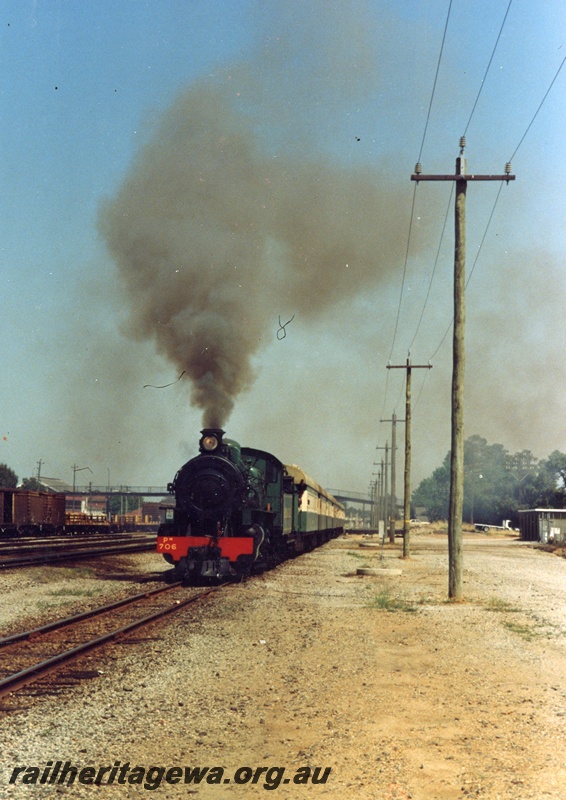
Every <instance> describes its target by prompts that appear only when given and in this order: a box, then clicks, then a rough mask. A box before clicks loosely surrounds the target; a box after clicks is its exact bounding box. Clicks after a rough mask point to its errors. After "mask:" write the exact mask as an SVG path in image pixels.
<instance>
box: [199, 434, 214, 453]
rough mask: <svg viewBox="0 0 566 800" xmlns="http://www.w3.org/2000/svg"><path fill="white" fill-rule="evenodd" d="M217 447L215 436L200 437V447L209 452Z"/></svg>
mask: <svg viewBox="0 0 566 800" xmlns="http://www.w3.org/2000/svg"><path fill="white" fill-rule="evenodd" d="M217 447H218V439H217V438H216V436H203V437H202V449H203V450H206V451H207V452H208V453H210V452H211V451H212V450H216V448H217Z"/></svg>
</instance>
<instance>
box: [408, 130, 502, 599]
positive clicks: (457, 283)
mask: <svg viewBox="0 0 566 800" xmlns="http://www.w3.org/2000/svg"><path fill="white" fill-rule="evenodd" d="M465 146H466V139H465V137H464V136H462V137H461V139H460V156H459V158H457V159H456V171H455V173H454V175H422V174H421V165H420V164H417V166H416V167H415V172H414V173H413V174H412V175H411V180H412V181H456V202H455V209H454V211H455V221H454V233H455V238H454V332H453V339H452V343H453V344H452V347H453V350H452V353H453V355H452V446H451V450H450V506H449V511H448V596H449V598H450V599H452V600H460V599H461V597H462V576H463V557H462V509H463V505H464V366H465V352H464V328H465V315H466V308H465V288H466V188H467V185H468V181H507V182H509V181H514V180H515V176H514V175H511V164H506V165H505V174H504V175H467V174H466V159H465V158H464V148H465Z"/></svg>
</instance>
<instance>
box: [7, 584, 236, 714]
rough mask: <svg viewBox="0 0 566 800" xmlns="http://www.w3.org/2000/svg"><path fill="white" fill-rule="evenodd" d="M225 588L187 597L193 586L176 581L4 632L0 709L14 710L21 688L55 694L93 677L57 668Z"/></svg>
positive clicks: (94, 673)
mask: <svg viewBox="0 0 566 800" xmlns="http://www.w3.org/2000/svg"><path fill="white" fill-rule="evenodd" d="M223 588H225V586H220V587H218V586H216V587H212V588H209V589H204V590H202V589H201V590H197V589H195V590H193V591H192V592H191V594H190V596H188V597H187V592H190V591H191V590H188V589H187V588H185V587H183V586H182V584H181V583H175V584H171V585H170V586H166V587H161V588H158V589H152V590H150V591H147V592H142V593H140V594H137V595H132V596H130V597H127V598H125V599H122V600H118V601H115V602H112V603H108V604H106V605H103V606H98V607H97V608H94V609H92V610H90V611H86V612H83V613H81V614H76V615H74V616H70V617H65V618H62V619H58V620H54V621H53V622H50V623H48V624H46V625H42V626H41V627H38V628H35V629H33V630H28V631H21V632H18V633H14V634H11V635H10V636H5V637H4V638H2V639H0V676H1V677H0V699H1V700H2V701H3V703H2V705H1V706H0V711H13V710H15V708H14V707H13V706H10V705H9V702H8V701H9V700H10V699H12V700H13V697H11V696H12V695H13V694H14V692H17V691H18V690H20V689H23V688H24V687H28V691H29V689H32V690H33V691H32V692H31V693H32V694H35V695H45V694H54V693H55V694H58V693H59V691H60V690H61V687H63V686H69V685H75V684H76V683H78V682H79V681H80V680H82V679H85V678H93V677H97V676H98V675H99V674H100V673H99V672H98V671H97V670H92V669H83V670H80V669H79V670H74V671H73V670H72V671H70V672H67V673H64V674H61V670H62V668H64V667H65V666H66V665H67V664H69V663H70V662H73V661H75V660H77V659H78V658H80V657H81V656H84V655H86V654H87V653H91V652H92V651H94V650H96V649H98V648H101V647H103V646H104V645H105V644H108V643H111V642H112V641H118V640H120V639H121V637H124V636H126V635H127V634H128V633H130V632H132V631H134V630H136V629H139V628H142V627H144V626H146V625H149V624H150V623H152V622H155V621H156V620H158V619H160V618H163V617H165V616H167V615H168V614H171V613H173V612H175V611H179V610H180V609H182V608H185V607H186V606H188V605H190V604H192V603H195V602H197V601H199V600H202V599H203V598H204V597H206V596H207V595H209V594H211V593H212V592H217V591H219V590H220V589H223ZM31 684H33V686H31Z"/></svg>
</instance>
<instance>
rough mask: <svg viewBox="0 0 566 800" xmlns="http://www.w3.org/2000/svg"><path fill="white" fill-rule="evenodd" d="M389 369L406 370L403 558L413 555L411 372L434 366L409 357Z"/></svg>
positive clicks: (388, 367)
mask: <svg viewBox="0 0 566 800" xmlns="http://www.w3.org/2000/svg"><path fill="white" fill-rule="evenodd" d="M387 369H406V370H407V381H406V391H405V487H404V492H403V494H404V497H403V558H409V556H410V555H411V371H412V370H413V369H432V364H411V359H410V356H407V363H406V364H388V365H387Z"/></svg>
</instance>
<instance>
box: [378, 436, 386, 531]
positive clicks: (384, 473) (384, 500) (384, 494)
mask: <svg viewBox="0 0 566 800" xmlns="http://www.w3.org/2000/svg"><path fill="white" fill-rule="evenodd" d="M375 449H376V450H385V464H384V463H383V460H382V461H381V470H382V473H383V526H384V532H383V537H384V539H385V534H386V532H387V519H388V516H389V485H388V480H387V478H388V474H389V442H385V447H376V448H375Z"/></svg>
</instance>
